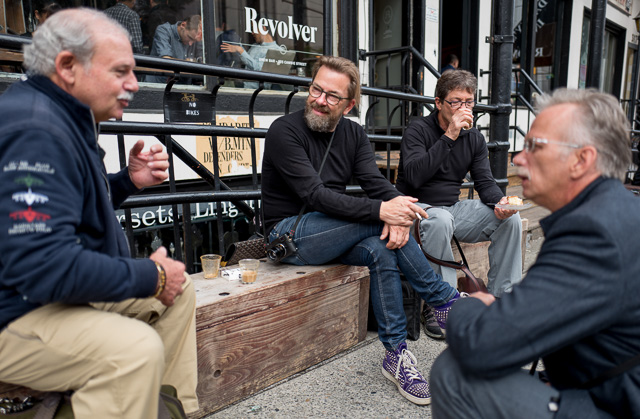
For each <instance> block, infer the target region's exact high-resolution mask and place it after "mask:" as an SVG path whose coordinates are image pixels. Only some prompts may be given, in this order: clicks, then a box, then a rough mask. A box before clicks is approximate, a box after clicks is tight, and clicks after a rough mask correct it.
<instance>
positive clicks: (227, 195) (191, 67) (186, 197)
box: [0, 35, 499, 270]
mask: <svg viewBox="0 0 640 419" xmlns="http://www.w3.org/2000/svg"><path fill="white" fill-rule="evenodd" d="M30 42H31V39H28V38H22V37H17V36H11V35H0V48H13V49H21V48H22V47H23V46H24V45H27V44H29V43H30ZM404 50H406V51H407V52H411V53H412V54H414V56H415V57H419V56H420V54H417V51H416V50H415V48H413V47H407V48H404ZM134 58H135V60H136V65H137V66H140V67H148V68H154V69H160V70H164V71H171V72H173V73H174V74H180V73H193V74H200V75H204V76H214V77H218V85H217V86H215V87H214V88H213V89H212V91H211V92H210V94H212V95H213V96H214V103H215V95H217V93H218V91H219V89H220V87H221V86H222V83H223V82H224V81H223V79H225V78H233V79H244V80H255V81H258V82H260V83H261V84H263V83H265V82H269V83H279V84H288V85H292V86H293V87H294V91H293V92H291V93H290V94H289V95H288V97H287V101H286V104H285V111H284V113H288V112H289V105H290V103H291V100H292V98H293V97H294V95H295V94H297V93H299V92H300V87H304V86H308V85H309V83H310V82H311V79H310V78H307V77H297V76H290V75H281V74H270V73H264V72H261V71H253V70H245V69H238V68H229V67H223V66H219V65H214V64H202V63H193V62H186V61H179V60H170V59H164V58H157V57H149V56H143V55H135V56H134ZM417 59H418V61H419V62H420V63H421V64H423V65H424V66H425V67H427V68H430V67H431V66H430V65H429V64H428V63H427V62H426V60H424V58H417ZM432 70H434V71H435V69H433V68H432V67H431V68H430V71H432ZM432 73H433V71H432ZM435 74H436V75H439V73H438V72H437V71H435ZM170 88H171V87H170V86H169V85H168V87H167V89H168V90H167V91H169V90H170ZM167 91H166V92H167ZM166 92H165V93H166ZM414 92H415V90H414ZM205 93H206V92H205ZM258 94H261V89H258V90H257V91H254V92H253V95H252V101H251V106H250V109H249V113H250V115H251V116H253V104H254V102H255V97H256V96H257V95H258ZM362 94H363V95H368V96H371V97H375V98H377V99H380V98H386V99H397V100H401V101H406V102H412V103H418V104H421V105H423V106H429V105H431V104H434V103H435V98H433V97H428V96H423V95H420V94H417V93H409V92H402V91H396V90H389V89H384V88H378V87H369V86H362ZM498 109H499V107H498V106H496V105H477V106H476V110H478V111H484V112H495V111H498ZM214 115H215V113H214ZM214 121H215V116H214ZM251 125H253V124H251ZM100 132H101V134H110V135H117V136H118V137H119V138H118V140H119V141H118V143H119V146H120V147H123V146H124V141H123V137H124V135H149V136H155V137H156V138H158V139H159V140H160V141H162V142H163V143H164V144H165V146H167V149H168V150H170V154H171V156H173V155H175V156H176V157H178V158H179V159H181V160H182V161H183V162H185V164H187V166H189V167H191V168H192V169H193V170H195V171H196V173H198V174H199V176H200V177H201V178H202V179H203V180H205V181H206V182H208V183H209V184H210V185H212V186H213V189H214V190H213V191H212V192H180V191H177V190H176V189H175V180H172V181H171V183H172V188H171V189H172V192H171V193H168V194H167V193H162V194H149V193H147V194H143V195H134V196H131V197H129V198H128V199H127V200H126V201H125V202H124V203H123V204H122V206H121V209H123V210H125V215H126V214H127V211H128V214H129V215H128V219H129V222H128V223H127V226H126V229H127V231H128V232H130V233H131V234H130V236H129V238H130V240H132V238H133V231H132V229H131V225H130V220H131V216H130V215H131V213H130V210H131V209H132V208H140V207H145V206H151V205H172V206H173V207H174V208H175V209H174V214H176V217H175V220H177V214H178V212H177V206H176V205H178V204H182V205H183V207H182V208H183V210H182V214H183V215H184V216H185V217H186V216H187V214H188V211H189V209H188V206H189V204H193V203H200V202H217V203H221V202H234V203H237V204H236V207H242V205H244V206H245V207H246V208H245V211H244V212H245V214H248V215H252V214H253V210H252V209H251V208H250V207H248V206H247V205H246V204H245V203H244V201H245V200H256V201H257V200H259V199H260V194H261V192H260V190H259V188H257V187H256V186H255V183H256V182H257V180H256V179H255V175H254V176H253V177H254V179H253V182H254V185H253V187H252V189H250V190H249V189H243V190H230V188H229V187H228V186H226V185H225V184H224V183H222V182H221V180H220V178H219V176H218V174H217V173H215V174H212V173H211V172H209V170H208V169H206V168H204V167H203V165H202V164H201V163H200V162H199V161H197V160H195V157H193V156H191V155H190V154H189V153H188V152H186V150H184V149H182V147H181V146H180V144H178V143H177V142H175V141H174V140H173V139H172V136H174V135H191V136H209V137H212V138H215V137H218V136H225V137H249V138H252V139H255V138H265V137H266V134H267V129H264V128H255V127H250V128H246V127H245V128H235V127H229V126H216V125H188V124H180V123H167V122H165V123H150V122H130V121H107V122H103V123H101V124H100ZM369 139H370V141H371V142H372V143H386V144H399V143H400V142H401V140H402V137H401V136H398V135H390V133H389V132H388V133H387V135H381V134H371V135H370V136H369ZM214 142H215V141H214ZM212 147H213V144H212ZM120 155H121V162H122V164H124V161H125V159H124V153H123V151H122V150H120ZM252 158H253V159H254V160H253V162H254V165H255V156H253V155H252ZM214 169H216V167H215V164H214ZM214 172H217V170H214ZM172 178H173V176H172ZM463 186H468V183H465V184H464V185H463ZM224 189H227V190H224ZM362 192H363V191H362V189H361V188H360V187H358V186H349V187H347V193H350V194H359V193H362ZM176 223H177V221H176ZM189 223H190V222H189V220H186V219H185V220H184V223H183V228H185V229H186V228H187V227H188V226H189V225H190V224H189ZM220 223H221V221H220ZM174 231H175V230H174ZM175 237H176V239H175V241H176V242H178V243H176V246H177V247H179V240H177V239H178V238H179V237H178V236H175ZM184 244H185V252H190V251H192V250H191V249H188V248H187V245H190V243H187V241H186V240H185V243H184ZM132 245H133V244H132ZM186 257H187V259H188V258H189V255H187V256H186ZM190 270H193V267H190Z"/></svg>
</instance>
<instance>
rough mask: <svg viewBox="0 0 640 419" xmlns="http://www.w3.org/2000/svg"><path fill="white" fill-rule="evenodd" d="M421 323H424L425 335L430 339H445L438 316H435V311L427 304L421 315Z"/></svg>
mask: <svg viewBox="0 0 640 419" xmlns="http://www.w3.org/2000/svg"><path fill="white" fill-rule="evenodd" d="M420 323H422V328H423V329H424V333H426V335H427V336H429V337H430V338H432V339H437V340H442V339H444V338H445V334H444V332H443V331H442V329H440V325H438V320H436V316H435V315H434V314H433V309H432V308H431V307H429V306H428V305H426V304H425V305H424V308H423V309H422V313H421V314H420Z"/></svg>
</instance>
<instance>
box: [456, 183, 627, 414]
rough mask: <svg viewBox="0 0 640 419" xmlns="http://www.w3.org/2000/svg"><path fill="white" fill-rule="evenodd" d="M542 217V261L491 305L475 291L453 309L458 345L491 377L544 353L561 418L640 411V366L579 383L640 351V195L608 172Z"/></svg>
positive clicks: (468, 363) (466, 362) (465, 359)
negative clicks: (592, 382) (596, 382)
mask: <svg viewBox="0 0 640 419" xmlns="http://www.w3.org/2000/svg"><path fill="white" fill-rule="evenodd" d="M540 224H541V226H542V228H543V229H544V232H545V241H544V244H543V246H542V248H541V249H540V253H539V255H538V259H537V261H536V263H535V264H534V265H533V266H532V267H531V268H530V269H529V272H528V274H527V276H526V277H525V278H524V279H523V280H522V283H521V284H519V285H517V286H515V287H514V288H513V291H512V293H511V294H505V295H504V296H503V297H502V299H501V300H499V301H497V302H495V303H494V304H492V305H491V306H489V307H487V306H485V305H484V304H483V303H482V302H481V301H480V300H478V299H475V298H465V299H463V300H460V301H459V302H457V303H456V304H455V305H454V306H453V308H452V310H451V312H450V314H449V319H448V323H447V341H448V342H449V348H450V350H451V351H452V353H453V355H454V357H455V358H456V359H457V360H458V362H459V363H460V365H461V367H462V369H463V371H466V372H467V373H469V374H474V375H479V376H482V377H499V376H503V375H506V374H509V373H512V372H514V371H517V370H519V369H520V368H521V367H522V366H524V365H525V364H527V363H529V362H531V361H533V360H534V359H537V358H538V357H542V359H543V360H544V364H545V366H546V370H547V373H548V375H549V379H550V381H551V384H552V385H553V386H554V387H555V388H556V389H558V390H560V392H561V400H560V412H558V414H557V416H556V417H557V418H568V417H571V418H590V417H599V416H600V414H599V413H598V410H601V411H606V412H608V413H609V414H610V415H613V416H614V417H619V418H623V417H624V418H640V366H636V367H635V368H633V369H632V370H630V371H628V372H626V373H624V374H621V375H619V376H617V377H614V378H611V379H610V380H608V381H606V382H604V383H603V384H601V385H598V386H595V387H593V388H591V389H589V390H580V389H579V387H580V386H581V384H583V383H586V382H588V381H590V380H592V379H594V378H596V377H598V376H599V375H601V374H602V373H604V372H606V371H608V370H611V369H612V368H614V367H616V366H617V365H619V364H622V363H623V362H625V361H627V360H628V359H631V358H632V357H634V356H636V355H638V354H640V258H639V257H638V248H639V247H640V242H639V240H640V239H639V238H640V199H639V198H636V197H635V196H634V195H633V194H631V193H630V192H629V191H627V190H626V189H625V188H624V187H623V185H622V184H621V183H620V181H618V180H614V179H604V178H599V179H597V180H595V181H594V182H592V183H591V184H590V185H589V186H588V187H587V188H586V189H585V190H584V191H582V192H581V193H580V194H579V195H578V196H577V197H576V198H575V199H574V200H573V201H572V202H570V203H569V204H567V205H566V206H564V207H563V208H561V209H560V210H558V211H556V212H554V213H552V214H551V215H550V216H548V217H547V218H545V219H543V220H542V221H541V222H540ZM525 416H526V415H525Z"/></svg>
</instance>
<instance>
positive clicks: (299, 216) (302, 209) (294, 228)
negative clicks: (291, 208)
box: [265, 126, 338, 241]
mask: <svg viewBox="0 0 640 419" xmlns="http://www.w3.org/2000/svg"><path fill="white" fill-rule="evenodd" d="M336 131H338V127H337V126H336V129H334V130H333V133H332V134H331V139H330V140H329V145H327V151H325V152H324V156H323V157H322V163H320V168H319V169H318V176H320V173H322V169H323V168H324V164H325V162H326V161H327V157H329V150H331V144H333V138H334V137H335V136H336ZM306 209H307V204H306V203H305V204H304V205H303V206H302V208H300V213H299V214H298V218H296V223H295V224H294V225H293V227H291V231H289V233H290V234H291V236H292V237H293V233H295V231H296V228H298V223H300V219H301V218H302V216H303V215H304V211H305V210H306ZM268 240H269V239H268V238H267V237H266V236H265V241H268Z"/></svg>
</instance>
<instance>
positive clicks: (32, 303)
mask: <svg viewBox="0 0 640 419" xmlns="http://www.w3.org/2000/svg"><path fill="white" fill-rule="evenodd" d="M24 59H25V65H26V66H27V68H28V78H27V79H26V80H25V81H20V82H17V83H15V84H14V85H12V86H11V87H10V88H9V89H8V90H7V92H6V93H5V94H3V95H2V96H0V113H1V114H2V115H3V117H2V119H1V120H0V183H1V184H2V185H3V187H2V189H1V190H0V207H2V208H3V209H4V212H3V214H2V216H0V353H2V357H0V381H4V382H7V383H12V384H18V385H24V386H27V387H31V388H33V389H36V390H41V391H67V390H72V391H73V396H72V399H71V403H72V408H73V412H74V415H75V417H76V418H98V417H100V418H124V417H130V418H156V417H157V414H158V413H157V411H158V398H159V390H160V386H161V384H171V385H173V386H175V387H176V389H177V390H178V397H179V398H180V399H181V401H182V402H183V404H184V407H185V410H186V411H187V412H193V411H195V410H197V409H198V401H197V398H196V395H195V388H196V383H197V377H196V368H197V363H196V342H195V318H194V317H195V294H194V291H193V285H192V284H191V281H190V280H189V278H188V277H187V276H186V275H185V274H184V265H183V264H182V263H180V262H177V261H174V260H172V259H170V258H168V257H167V251H166V249H165V248H160V249H158V250H157V251H156V252H154V253H153V254H152V255H151V256H150V258H148V259H133V258H131V256H130V254H129V250H128V249H129V248H128V245H127V242H126V239H125V237H124V234H123V231H122V228H121V227H120V224H119V222H118V221H117V219H116V217H115V214H114V209H116V208H117V207H118V206H119V205H120V204H121V203H122V202H123V201H124V200H125V199H126V197H127V196H128V195H130V194H131V193H134V192H137V191H138V190H140V189H141V188H144V187H146V186H151V185H155V184H159V183H161V182H162V181H164V180H165V179H166V178H167V173H166V170H167V168H168V166H169V163H168V156H167V154H166V152H164V150H163V148H162V146H161V145H159V144H154V145H152V146H151V147H150V149H149V150H148V151H143V147H144V142H143V141H138V142H137V143H136V144H135V145H134V147H133V148H132V150H131V152H130V154H129V166H128V167H127V168H125V169H123V170H122V171H120V172H119V173H116V174H113V175H107V173H106V172H105V168H104V164H103V162H102V150H101V149H100V147H99V145H98V142H97V139H98V138H97V129H96V123H98V122H101V121H106V120H108V119H110V118H119V117H121V116H122V113H123V109H124V108H125V107H126V106H127V105H128V104H129V102H130V101H131V100H132V98H133V93H135V92H136V91H137V90H138V84H137V82H136V78H135V75H134V74H133V68H134V66H135V61H134V59H133V54H132V51H131V44H130V42H129V37H128V34H127V32H126V30H125V29H124V28H122V27H121V26H120V25H119V24H117V23H116V22H115V21H113V20H111V19H109V18H108V17H106V16H105V15H104V14H102V13H100V12H97V11H94V10H89V9H70V10H65V11H62V12H59V13H57V14H55V15H54V16H52V17H51V18H49V19H48V20H47V21H46V22H45V24H44V25H42V27H40V28H39V29H38V31H37V32H36V33H35V34H34V37H33V43H32V44H31V45H30V46H27V47H25V51H24Z"/></svg>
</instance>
